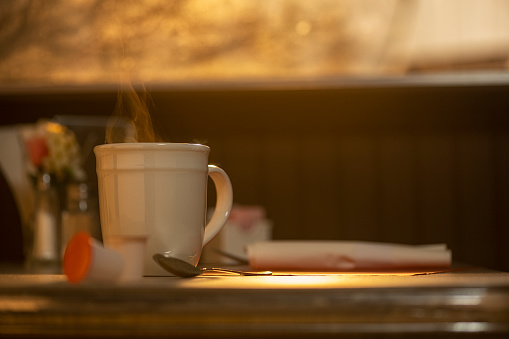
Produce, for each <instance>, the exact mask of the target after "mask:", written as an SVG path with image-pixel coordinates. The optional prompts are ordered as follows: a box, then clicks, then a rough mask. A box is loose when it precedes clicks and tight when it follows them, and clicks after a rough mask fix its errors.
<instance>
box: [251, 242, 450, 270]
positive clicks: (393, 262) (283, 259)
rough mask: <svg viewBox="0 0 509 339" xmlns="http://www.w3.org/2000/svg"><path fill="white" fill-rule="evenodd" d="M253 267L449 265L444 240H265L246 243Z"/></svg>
mask: <svg viewBox="0 0 509 339" xmlns="http://www.w3.org/2000/svg"><path fill="white" fill-rule="evenodd" d="M247 255H248V258H249V264H250V266H251V267H253V268H254V269H270V270H301V271H302V270H312V271H320V270H321V271H351V270H373V269H399V268H418V267H420V268H422V267H448V266H450V265H451V251H450V250H448V249H447V246H446V245H445V244H437V245H419V246H411V245H401V244H391V243H376V242H364V241H291V240H283V241H267V242H257V243H253V244H251V245H248V246H247Z"/></svg>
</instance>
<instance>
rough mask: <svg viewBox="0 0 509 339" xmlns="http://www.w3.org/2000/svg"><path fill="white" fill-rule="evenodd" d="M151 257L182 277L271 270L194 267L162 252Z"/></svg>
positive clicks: (167, 269) (244, 273)
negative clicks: (210, 273) (248, 270)
mask: <svg viewBox="0 0 509 339" xmlns="http://www.w3.org/2000/svg"><path fill="white" fill-rule="evenodd" d="M152 259H154V261H155V262H156V263H158V264H159V266H161V267H162V268H164V269H165V270H166V271H168V272H170V273H172V274H174V275H176V276H179V277H183V278H190V277H195V276H197V275H200V274H203V272H209V271H214V272H227V273H236V274H240V275H271V274H272V272H271V271H261V272H247V271H237V270H230V269H227V268H216V267H213V268H199V267H194V266H193V265H191V264H190V263H188V262H186V261H184V260H181V259H178V258H173V257H165V256H164V255H162V254H159V253H156V254H154V255H153V256H152Z"/></svg>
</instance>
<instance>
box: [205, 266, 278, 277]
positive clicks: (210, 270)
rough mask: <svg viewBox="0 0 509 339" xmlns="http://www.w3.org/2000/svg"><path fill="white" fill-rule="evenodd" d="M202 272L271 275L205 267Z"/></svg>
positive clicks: (267, 272) (270, 273)
mask: <svg viewBox="0 0 509 339" xmlns="http://www.w3.org/2000/svg"><path fill="white" fill-rule="evenodd" d="M202 271H203V272H226V273H235V274H239V275H246V276H251V275H272V272H271V271H258V272H250V271H238V270H231V269H228V268H219V267H205V268H202Z"/></svg>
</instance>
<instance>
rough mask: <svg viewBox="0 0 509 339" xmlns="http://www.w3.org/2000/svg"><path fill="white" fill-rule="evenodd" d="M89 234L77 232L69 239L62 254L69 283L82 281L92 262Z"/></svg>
mask: <svg viewBox="0 0 509 339" xmlns="http://www.w3.org/2000/svg"><path fill="white" fill-rule="evenodd" d="M90 239H91V237H90V235H89V234H88V233H86V232H78V233H76V235H75V236H74V237H73V238H72V239H71V241H69V243H68V244H67V248H66V249H65V254H64V262H63V266H64V273H65V275H66V276H67V279H68V280H69V282H71V283H78V282H80V281H82V280H83V279H84V278H85V277H86V276H87V274H88V272H89V270H90V265H91V262H92V247H91V245H90Z"/></svg>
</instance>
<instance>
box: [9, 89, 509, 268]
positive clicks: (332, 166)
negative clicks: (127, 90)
mask: <svg viewBox="0 0 509 339" xmlns="http://www.w3.org/2000/svg"><path fill="white" fill-rule="evenodd" d="M115 97H116V93H114V92H111V93H71V94H69V93H67V94H66V93H61V94H58V93H53V94H51V93H50V94H47V95H39V94H37V95H36V94H18V95H10V96H9V95H3V96H2V95H0V110H1V112H2V115H1V116H0V124H7V123H17V122H31V121H35V119H36V118H37V117H40V116H46V117H51V116H52V115H54V114H85V115H109V114H110V113H111V111H112V110H113V106H114V102H115ZM508 97H509V86H460V87H432V86H430V87H406V88H403V87H376V88H374V87H368V88H326V89H321V90H320V89H310V90H304V89H302V90H264V91H261V90H259V91H257V90H252V91H251V90H221V91H219V90H218V91H214V90H208V91H206V90H202V91H199V90H196V91H193V90H167V91H165V90H157V91H154V92H153V93H152V98H153V102H154V107H153V108H151V112H152V115H153V120H154V123H155V125H156V127H157V129H158V130H160V131H161V134H162V135H163V137H164V138H165V139H167V140H171V141H175V142H203V143H207V144H208V145H210V146H211V148H212V152H211V155H210V160H211V162H212V163H214V164H217V165H219V166H221V167H222V168H224V169H225V170H226V171H227V172H228V173H229V175H230V177H231V179H232V182H233V185H234V195H235V202H236V203H239V204H260V205H263V206H265V207H266V209H267V213H268V217H269V218H270V219H272V220H273V221H274V237H275V238H278V239H353V240H373V241H391V242H401V243H436V242H445V243H447V244H448V245H449V246H450V247H451V248H452V249H453V253H454V257H455V258H456V259H458V260H461V261H465V262H471V263H474V264H482V265H485V266H488V267H494V268H499V269H506V270H509V212H508V211H509V156H508V155H509V100H507V98H508ZM4 112H16V114H17V116H16V115H13V116H6V115H4ZM213 195H214V191H213V189H211V192H210V195H209V197H210V203H211V204H213V202H214V197H213Z"/></svg>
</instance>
